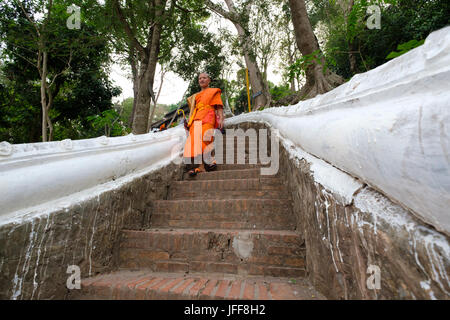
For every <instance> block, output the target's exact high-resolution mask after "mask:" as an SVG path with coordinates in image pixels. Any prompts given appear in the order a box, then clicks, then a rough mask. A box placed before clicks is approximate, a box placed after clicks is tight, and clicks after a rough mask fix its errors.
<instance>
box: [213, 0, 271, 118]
mask: <svg viewBox="0 0 450 320" xmlns="http://www.w3.org/2000/svg"><path fill="white" fill-rule="evenodd" d="M224 1H225V3H226V6H227V8H228V10H226V9H224V8H223V7H222V6H220V5H218V4H216V3H214V2H212V1H211V0H205V4H206V5H207V6H208V8H209V9H210V10H211V11H213V12H215V13H217V14H219V15H220V16H222V17H224V18H225V19H228V20H229V21H231V22H232V23H233V25H234V26H235V28H236V30H237V33H238V36H239V40H240V49H241V52H242V54H243V56H244V59H245V64H246V66H247V69H248V72H249V77H250V84H251V87H252V91H253V94H254V95H257V96H256V97H255V105H256V109H258V108H260V107H265V106H268V105H269V104H270V101H271V97H270V92H269V88H268V85H267V82H266V81H264V77H263V75H262V73H261V70H260V68H259V66H258V63H257V54H256V51H255V48H254V42H253V41H252V37H253V34H252V32H251V30H250V26H249V19H250V17H249V15H250V12H251V11H252V5H253V3H254V0H244V1H242V4H241V6H240V7H237V6H235V4H234V2H233V0H224Z"/></svg>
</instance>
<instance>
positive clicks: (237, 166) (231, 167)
mask: <svg viewBox="0 0 450 320" xmlns="http://www.w3.org/2000/svg"><path fill="white" fill-rule="evenodd" d="M262 167H265V165H262V164H226V163H224V164H218V165H217V169H216V171H227V170H245V169H260V168H262Z"/></svg>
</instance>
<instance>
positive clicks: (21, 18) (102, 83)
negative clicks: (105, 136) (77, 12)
mask: <svg viewBox="0 0 450 320" xmlns="http://www.w3.org/2000/svg"><path fill="white" fill-rule="evenodd" d="M40 2H41V1H38V0H29V1H25V2H23V5H24V7H25V10H27V12H28V13H29V15H30V16H35V14H36V12H37V11H36V10H38V9H39V4H40ZM72 2H74V3H77V1H63V0H55V1H53V8H52V16H51V17H52V18H51V19H50V20H49V21H48V23H47V25H46V29H45V30H44V31H45V43H44V44H45V48H46V50H48V52H49V62H48V69H49V77H48V78H49V81H50V80H53V79H56V80H54V82H53V85H52V87H51V88H52V94H53V97H54V104H53V106H52V109H50V117H51V119H52V122H53V125H54V139H56V140H62V139H66V138H70V139H81V138H89V137H95V136H96V135H97V133H96V130H94V129H93V128H92V126H91V124H90V122H89V121H88V120H87V117H89V116H93V115H97V114H101V113H102V112H103V111H106V110H110V109H111V108H112V102H111V100H112V98H113V97H115V96H117V95H119V94H120V89H119V88H117V87H114V86H113V85H112V84H111V82H110V80H109V78H108V73H109V71H108V68H107V67H108V63H109V61H110V57H109V53H110V50H109V47H108V42H107V39H106V38H105V37H103V36H102V35H101V34H100V33H99V32H98V30H97V28H96V27H95V26H94V25H92V23H89V22H88V21H86V20H83V15H82V28H81V29H80V30H76V29H74V30H71V29H68V28H67V26H66V20H67V18H68V17H69V16H70V14H69V13H67V7H68V6H69V5H70V4H72ZM78 2H80V1H78ZM89 2H90V1H84V4H88V3H89ZM45 3H48V1H45ZM78 4H81V3H78ZM82 8H83V7H82ZM37 23H38V25H39V23H40V21H38V22H37ZM0 36H1V38H2V40H3V44H4V46H3V48H4V50H3V55H2V56H1V57H0V62H1V61H3V63H2V64H1V65H0V69H1V72H2V74H3V77H2V78H1V86H2V90H1V93H0V124H1V126H0V127H1V129H0V140H6V141H9V142H11V143H25V142H38V141H41V123H42V120H41V113H42V111H41V104H40V75H39V73H38V70H37V68H36V65H37V60H36V59H37V50H38V43H37V41H36V35H35V30H34V26H33V25H32V24H31V23H30V22H29V20H28V19H27V18H26V16H25V15H24V13H23V11H22V9H21V8H20V7H19V6H18V5H17V2H14V1H12V0H8V1H5V2H3V3H2V4H1V5H0ZM69 61H70V68H68V62H69ZM64 70H66V71H65V72H63V73H61V72H62V71H64ZM56 75H58V76H57V77H56V78H55V76H56Z"/></svg>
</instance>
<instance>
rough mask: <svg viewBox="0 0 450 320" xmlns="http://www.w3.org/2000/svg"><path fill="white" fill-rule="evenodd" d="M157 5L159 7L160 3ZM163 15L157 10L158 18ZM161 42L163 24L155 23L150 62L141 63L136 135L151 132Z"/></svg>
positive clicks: (135, 116) (135, 123)
mask: <svg viewBox="0 0 450 320" xmlns="http://www.w3.org/2000/svg"><path fill="white" fill-rule="evenodd" d="M156 2H158V1H156ZM156 5H157V6H158V3H157V4H156ZM159 6H161V3H159ZM163 8H164V7H163ZM162 14H163V9H158V10H156V15H157V16H162ZM160 40H161V24H160V23H158V22H155V26H154V27H153V32H152V34H151V42H150V50H149V53H148V61H143V62H141V70H142V72H140V79H139V87H138V99H137V102H136V112H135V114H134V119H133V127H132V128H133V133H134V134H144V133H148V131H149V125H148V122H149V121H148V120H149V112H150V106H151V102H152V96H153V100H154V94H153V83H154V80H155V71H156V63H157V62H158V54H159V49H160Z"/></svg>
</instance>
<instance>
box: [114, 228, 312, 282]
mask: <svg viewBox="0 0 450 320" xmlns="http://www.w3.org/2000/svg"><path fill="white" fill-rule="evenodd" d="M122 235H123V239H122V242H121V245H120V254H119V257H120V264H119V265H120V267H121V268H127V269H139V268H148V269H151V270H153V271H155V272H165V271H167V272H176V271H184V272H189V271H190V270H193V271H196V272H200V271H204V272H226V273H248V274H258V275H266V274H271V275H274V274H273V273H277V272H279V273H280V272H281V274H277V275H278V276H281V275H282V274H283V272H286V275H285V276H294V275H297V276H301V275H303V274H304V268H305V248H304V245H303V240H302V239H301V237H300V235H298V234H297V233H296V232H293V231H285V230H282V231H277V230H206V229H157V230H156V229H149V230H147V231H131V230H125V231H123V232H122ZM280 267H281V268H287V269H286V270H279V268H280ZM209 268H217V269H216V270H214V271H211V270H210V269H209ZM273 268H278V269H277V270H272V269H273Z"/></svg>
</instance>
